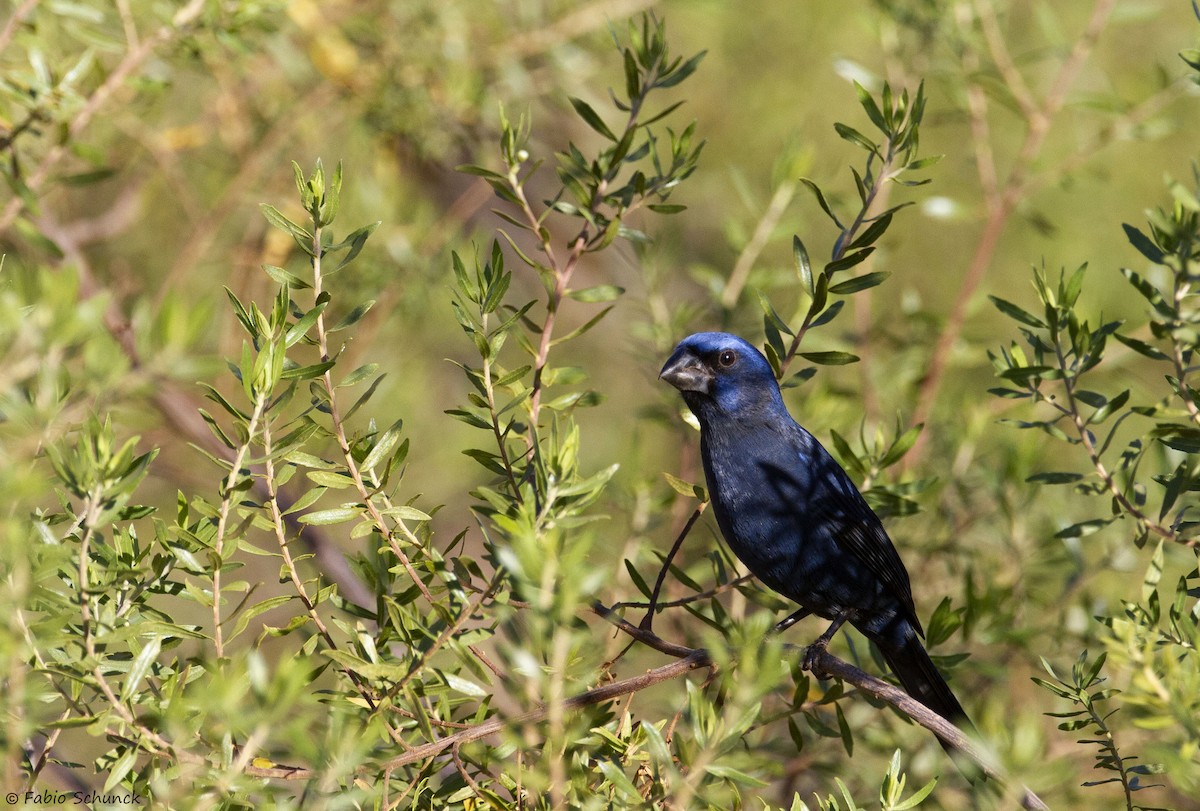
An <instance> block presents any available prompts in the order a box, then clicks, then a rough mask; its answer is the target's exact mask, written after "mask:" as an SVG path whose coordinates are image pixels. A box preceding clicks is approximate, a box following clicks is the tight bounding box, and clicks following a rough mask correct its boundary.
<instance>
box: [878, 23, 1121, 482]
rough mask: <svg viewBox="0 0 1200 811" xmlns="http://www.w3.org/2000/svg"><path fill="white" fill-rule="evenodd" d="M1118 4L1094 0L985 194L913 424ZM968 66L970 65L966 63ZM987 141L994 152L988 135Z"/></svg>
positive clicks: (983, 166)
mask: <svg viewBox="0 0 1200 811" xmlns="http://www.w3.org/2000/svg"><path fill="white" fill-rule="evenodd" d="M1115 4H1116V0H1097V2H1096V5H1095V6H1093V8H1092V14H1091V17H1090V18H1089V20H1088V23H1087V26H1086V27H1085V29H1084V32H1083V35H1082V36H1080V38H1079V39H1078V40H1076V42H1075V45H1074V47H1073V48H1072V49H1071V53H1070V54H1069V55H1068V57H1067V59H1066V61H1064V62H1063V64H1062V67H1061V68H1059V71H1058V75H1057V76H1056V77H1055V79H1054V82H1053V84H1052V85H1051V89H1050V91H1049V93H1047V95H1046V97H1045V98H1044V99H1043V100H1042V103H1041V104H1040V105H1038V106H1037V107H1036V108H1035V109H1034V110H1033V111H1032V112H1031V113H1029V114H1027V117H1026V127H1027V129H1026V133H1025V140H1024V142H1023V143H1022V145H1021V149H1020V151H1019V152H1018V154H1017V157H1016V160H1015V162H1014V163H1013V166H1012V169H1011V170H1010V171H1009V174H1008V178H1007V180H1006V181H1005V183H1004V187H1003V189H997V190H996V191H995V192H994V193H993V194H990V195H988V196H987V198H986V203H987V210H988V217H987V221H986V222H985V223H984V227H983V231H982V233H981V234H980V238H979V242H978V243H977V244H976V246H975V253H974V255H973V256H972V258H971V264H970V265H969V266H968V268H967V272H966V274H965V275H964V276H963V280H962V284H961V285H959V289H958V295H957V296H956V298H955V300H954V305H953V307H952V309H951V311H950V316H949V318H948V319H947V321H946V326H945V327H944V328H943V329H942V332H941V334H940V335H939V336H938V340H937V343H936V344H935V345H934V348H933V354H932V355H931V356H930V359H929V370H928V372H927V373H926V375H925V378H924V380H923V381H922V382H921V388H920V391H919V393H918V395H917V405H916V408H915V409H914V412H913V419H912V421H913V423H914V424H922V423H923V424H926V425H928V424H929V421H930V417H931V415H932V412H933V405H934V403H935V402H936V400H937V396H938V392H939V391H940V390H941V386H942V383H943V382H944V381H945V377H946V372H947V370H948V368H949V363H950V355H951V353H952V351H953V349H954V345H955V344H956V343H957V342H958V339H959V336H961V335H962V330H963V327H964V325H965V324H966V320H967V311H968V308H969V306H970V303H971V301H972V299H973V298H974V296H975V293H976V291H977V290H978V289H979V285H980V284H982V283H983V280H984V278H985V277H986V276H987V271H988V269H989V268H990V267H991V264H992V259H993V258H994V257H995V254H996V248H997V246H998V245H999V243H1000V236H1001V234H1003V233H1004V229H1005V227H1006V226H1007V224H1008V221H1009V218H1010V216H1011V215H1012V213H1013V212H1014V211H1015V210H1016V208H1017V204H1018V203H1019V202H1020V201H1021V200H1022V199H1023V198H1024V197H1025V195H1026V194H1027V193H1028V191H1029V188H1030V185H1031V182H1032V178H1033V167H1034V163H1035V161H1036V160H1037V157H1038V155H1040V154H1041V151H1042V147H1043V146H1044V145H1045V141H1046V136H1047V135H1048V134H1049V132H1050V125H1051V124H1052V122H1053V120H1054V117H1055V116H1056V115H1058V113H1059V112H1060V111H1061V110H1062V107H1063V105H1064V104H1065V102H1066V99H1067V93H1068V92H1069V91H1070V89H1071V87H1072V86H1073V85H1074V84H1075V80H1076V79H1077V78H1078V76H1079V72H1080V70H1082V69H1083V64H1084V62H1086V61H1087V58H1088V56H1089V55H1090V54H1091V52H1092V49H1093V48H1094V47H1095V46H1096V42H1097V41H1098V40H1099V38H1100V34H1101V33H1103V31H1104V27H1105V25H1106V24H1107V22H1108V17H1109V14H1110V13H1111V12H1112V9H1113V6H1114V5H1115ZM967 51H968V53H970V49H967ZM964 67H968V66H967V65H965V64H964ZM972 86H974V84H973V85H972ZM977 93H978V95H977V96H976V98H975V101H974V102H972V103H973V104H974V105H979V104H981V103H982V100H983V96H982V89H977ZM970 98H971V97H970V94H968V100H969V101H970ZM981 113H982V114H984V115H985V114H986V113H985V111H982V110H975V109H972V121H973V125H972V128H973V133H974V136H973V137H974V138H975V141H976V144H977V148H978V144H979V143H981V141H980V135H986V131H983V130H981V125H982V124H984V122H985V119H984V118H982V117H981ZM988 144H989V146H988V149H989V152H990V141H989V142H988ZM976 163H977V166H978V167H979V170H980V183H981V185H983V186H984V188H985V190H986V188H987V187H988V186H989V185H991V183H990V181H989V173H990V172H991V171H992V170H991V169H989V168H988V167H989V166H991V163H990V161H985V160H983V156H981V155H980V154H979V153H978V152H977V154H976ZM931 434H932V432H930V431H922V432H921V435H920V436H918V437H917V441H916V442H915V443H914V444H913V447H912V449H911V450H910V451H909V453H908V454H907V455H906V456H905V457H904V460H903V461H902V463H901V464H902V465H903V467H904V469H911V468H912V467H913V466H914V465H916V464H917V463H918V462H919V461H920V459H921V458H922V456H923V455H924V450H925V447H926V444H927V442H928V441H929V437H930V436H931Z"/></svg>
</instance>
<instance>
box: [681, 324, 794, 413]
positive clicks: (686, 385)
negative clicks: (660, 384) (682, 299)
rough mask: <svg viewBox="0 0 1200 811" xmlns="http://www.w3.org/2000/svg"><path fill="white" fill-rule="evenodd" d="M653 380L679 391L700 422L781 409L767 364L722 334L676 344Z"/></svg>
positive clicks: (733, 337) (748, 346)
mask: <svg viewBox="0 0 1200 811" xmlns="http://www.w3.org/2000/svg"><path fill="white" fill-rule="evenodd" d="M659 377H660V378H662V379H663V380H665V381H667V382H668V383H670V384H671V385H672V386H674V387H675V388H677V389H679V391H680V393H681V394H682V395H683V399H684V402H686V403H687V404H688V407H689V408H690V409H691V410H692V413H694V414H695V415H696V416H697V417H699V418H700V419H701V420H702V421H703V420H705V419H706V418H707V417H709V416H716V415H718V414H720V415H723V416H727V417H733V416H750V415H753V414H754V413H756V412H760V411H763V410H773V409H775V408H782V407H783V397H782V395H781V394H780V393H779V384H778V383H777V382H776V381H775V374H774V372H772V371H771V364H769V363H768V362H767V359H766V358H765V357H763V354H762V353H761V352H759V351H758V350H757V349H755V348H754V346H753V345H751V344H750V343H748V342H746V341H744V340H742V339H741V338H739V337H737V336H736V335H730V334H729V333H726V332H698V333H696V334H695V335H689V336H688V337H687V338H684V339H683V340H682V341H680V342H679V345H678V346H676V347H675V351H674V352H673V353H672V354H671V357H670V358H669V359H668V360H667V363H666V365H665V366H663V369H662V372H660V373H659Z"/></svg>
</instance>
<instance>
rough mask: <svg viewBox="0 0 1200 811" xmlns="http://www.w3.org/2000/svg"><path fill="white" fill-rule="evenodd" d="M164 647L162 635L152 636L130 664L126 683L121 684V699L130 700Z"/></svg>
mask: <svg viewBox="0 0 1200 811" xmlns="http://www.w3.org/2000/svg"><path fill="white" fill-rule="evenodd" d="M161 649H162V637H160V636H152V637H151V638H150V641H149V642H147V643H146V645H145V647H143V648H142V649H141V651H139V652H138V655H137V657H136V658H134V660H133V664H131V665H130V666H129V674H128V675H127V676H126V677H125V683H124V684H122V685H121V700H122V701H129V700H130V699H131V698H133V695H134V693H136V692H137V690H138V687H139V686H141V683H142V679H144V678H145V677H146V674H147V673H149V672H150V666H151V665H153V664H154V661H155V660H156V659H158V653H159V651H160V650H161Z"/></svg>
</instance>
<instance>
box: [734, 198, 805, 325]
mask: <svg viewBox="0 0 1200 811" xmlns="http://www.w3.org/2000/svg"><path fill="white" fill-rule="evenodd" d="M798 185H799V184H798V183H797V182H796V181H795V180H785V181H784V182H783V183H780V184H779V188H777V189H775V194H774V195H772V196H771V202H770V203H769V204H767V210H766V211H765V212H763V215H762V218H761V219H760V220H759V221H758V225H757V226H756V227H755V229H754V233H753V234H752V235H751V237H750V241H749V242H747V243H746V247H745V248H743V249H742V252H741V253H740V254H739V255H738V258H737V262H736V263H734V266H733V271H732V272H730V274H729V281H727V282H726V283H725V291H724V292H723V293H721V306H722V307H724V308H725V309H727V310H731V309H733V306H734V305H735V304H737V300H738V297H739V296H741V294H742V289H743V288H744V287H745V286H746V280H747V279H749V278H750V271H751V270H752V269H753V268H754V263H755V261H756V260H757V259H758V257H759V255H760V254H762V252H763V249H764V248H766V247H767V241H768V240H770V238H771V232H772V231H774V230H775V226H776V225H778V224H779V220H780V218H782V217H783V213H784V212H785V211H786V210H787V207H788V204H789V203H791V202H792V198H794V197H795V196H796V187H797V186H798Z"/></svg>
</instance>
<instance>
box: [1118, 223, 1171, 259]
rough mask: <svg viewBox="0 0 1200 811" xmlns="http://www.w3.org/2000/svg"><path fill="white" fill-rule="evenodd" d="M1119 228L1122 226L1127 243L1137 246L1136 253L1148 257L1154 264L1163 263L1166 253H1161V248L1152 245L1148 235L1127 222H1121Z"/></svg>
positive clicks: (1152, 242)
mask: <svg viewBox="0 0 1200 811" xmlns="http://www.w3.org/2000/svg"><path fill="white" fill-rule="evenodd" d="M1121 228H1123V229H1124V233H1126V239H1128V240H1129V245H1132V246H1134V247H1135V248H1138V253H1140V254H1141V256H1144V257H1146V258H1147V259H1150V260H1151V262H1153V263H1154V264H1156V265H1160V264H1163V259H1165V258H1166V254H1165V253H1163V250H1162V248H1160V247H1158V246H1157V245H1154V241H1153V240H1151V239H1150V238H1148V236H1146V235H1145V234H1144V233H1142V232H1141V230H1139V229H1138V228H1134V227H1133V226H1130V224H1129V223H1122V224H1121Z"/></svg>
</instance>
